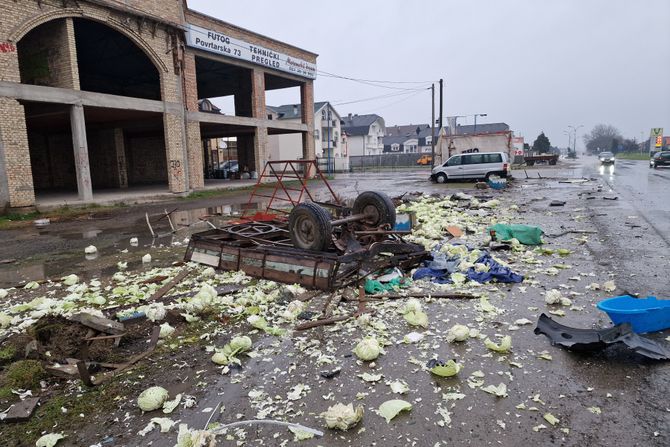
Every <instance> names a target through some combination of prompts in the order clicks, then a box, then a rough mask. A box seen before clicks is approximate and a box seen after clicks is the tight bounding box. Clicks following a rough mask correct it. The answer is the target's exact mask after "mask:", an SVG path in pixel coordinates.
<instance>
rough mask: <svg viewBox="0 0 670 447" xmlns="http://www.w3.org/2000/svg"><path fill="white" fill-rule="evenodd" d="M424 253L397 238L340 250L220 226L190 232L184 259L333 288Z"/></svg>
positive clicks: (407, 264)
mask: <svg viewBox="0 0 670 447" xmlns="http://www.w3.org/2000/svg"><path fill="white" fill-rule="evenodd" d="M248 225H250V226H253V225H254V224H248ZM427 255H428V253H427V252H426V251H425V250H424V248H423V247H422V246H420V245H417V244H411V243H408V242H404V241H402V240H401V239H400V238H389V239H387V240H384V241H381V242H374V243H372V244H371V245H370V246H368V247H362V248H361V249H359V250H355V251H351V252H346V253H342V254H339V253H338V252H337V251H335V250H332V251H310V250H303V249H299V248H295V247H290V246H286V245H283V244H278V243H276V242H272V241H268V242H267V243H262V242H260V241H259V239H258V238H257V237H255V238H253V239H250V238H247V237H244V236H241V235H240V234H239V233H236V232H230V231H228V229H227V228H225V227H223V228H217V229H212V230H209V231H205V232H202V233H198V234H194V235H193V237H192V238H191V241H190V242H189V245H188V249H187V251H186V256H185V259H186V260H187V261H194V262H198V263H200V264H205V265H209V266H212V267H215V268H217V269H221V270H242V271H243V272H245V273H246V274H248V275H250V276H254V277H257V278H265V279H270V280H273V281H279V282H284V283H289V284H293V283H297V284H301V285H303V286H305V287H310V288H316V289H321V290H333V289H338V288H340V287H344V286H347V285H350V284H354V283H356V282H358V281H360V280H362V279H364V278H365V277H366V276H368V275H370V274H372V273H375V272H379V271H382V270H384V269H386V268H389V267H394V266H397V267H400V268H401V269H409V268H412V267H414V266H416V265H418V264H419V263H420V262H421V261H422V260H423V259H425V257H426V256H427Z"/></svg>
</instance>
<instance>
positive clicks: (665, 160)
mask: <svg viewBox="0 0 670 447" xmlns="http://www.w3.org/2000/svg"><path fill="white" fill-rule="evenodd" d="M659 166H670V151H661V152H656V153H655V154H654V156H653V157H651V159H650V160H649V167H650V168H653V169H656V168H658V167H659Z"/></svg>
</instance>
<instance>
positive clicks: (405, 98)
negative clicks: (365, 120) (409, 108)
mask: <svg viewBox="0 0 670 447" xmlns="http://www.w3.org/2000/svg"><path fill="white" fill-rule="evenodd" d="M426 90H428V89H425V90H421V91H418V92H415V93H412V94H408V95H407V96H405V97H404V98H402V99H400V100H398V101H394V102H391V103H389V104H386V105H385V106H381V107H375V109H374V110H370V111H368V112H364V113H372V112H375V111H377V110H381V109H385V108H387V107H391V106H394V105H396V104H398V103H401V102H403V101H407V100H408V99H410V98H413V97H415V96H416V95H418V94H419V93H421V92H422V91H426Z"/></svg>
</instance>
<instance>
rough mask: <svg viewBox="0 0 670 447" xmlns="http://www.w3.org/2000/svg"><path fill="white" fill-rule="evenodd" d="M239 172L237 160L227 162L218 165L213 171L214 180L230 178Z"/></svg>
mask: <svg viewBox="0 0 670 447" xmlns="http://www.w3.org/2000/svg"><path fill="white" fill-rule="evenodd" d="M238 172H240V165H239V164H238V163H237V160H228V161H224V162H223V163H220V164H219V167H218V168H216V169H214V175H215V177H216V178H230V177H231V176H232V175H234V174H237V173H238Z"/></svg>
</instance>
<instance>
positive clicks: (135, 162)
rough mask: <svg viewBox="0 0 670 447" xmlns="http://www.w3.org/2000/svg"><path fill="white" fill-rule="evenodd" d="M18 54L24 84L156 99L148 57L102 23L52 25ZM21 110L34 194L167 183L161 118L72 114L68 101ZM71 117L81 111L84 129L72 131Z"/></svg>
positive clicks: (157, 82)
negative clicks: (24, 121) (84, 183)
mask: <svg viewBox="0 0 670 447" xmlns="http://www.w3.org/2000/svg"><path fill="white" fill-rule="evenodd" d="M17 51H18V58H19V68H20V75H21V83H24V84H34V85H44V86H49V87H59V88H65V89H71V90H82V91H89V92H97V93H104V94H108V95H117V96H122V97H134V98H142V99H149V100H160V99H161V76H160V72H159V70H158V68H157V67H156V65H155V64H154V63H153V62H152V59H150V58H149V56H147V54H146V53H145V52H144V51H143V49H142V48H140V46H138V44H136V43H135V42H134V41H133V40H132V39H131V38H129V37H128V36H126V35H124V34H123V33H121V32H120V31H118V30H116V29H114V28H112V27H110V26H107V25H105V24H103V23H101V22H97V21H94V20H88V19H84V18H79V17H75V18H59V19H54V20H51V21H49V22H46V23H43V24H41V25H39V26H37V27H35V28H34V29H32V30H31V31H29V32H28V33H26V34H25V35H24V36H23V37H22V38H21V40H20V41H19V42H18V44H17ZM23 105H24V107H25V116H26V127H27V131H28V146H29V152H30V159H31V169H32V173H33V183H34V188H35V191H36V193H37V194H38V195H42V196H44V194H45V193H46V194H49V193H59V194H60V193H73V192H76V191H79V195H80V198H81V196H82V194H81V191H82V179H83V181H84V182H86V181H88V182H89V184H88V185H86V187H88V190H89V191H91V190H92V191H93V192H102V191H103V190H110V189H118V188H123V189H125V188H128V187H133V186H148V185H160V186H161V187H163V186H165V187H166V186H167V183H168V174H167V160H166V155H165V154H166V150H165V136H164V125H163V115H162V113H160V112H142V111H138V110H130V109H128V110H126V109H123V108H119V107H114V108H110V107H104V106H101V107H91V106H84V107H83V108H82V107H79V109H78V110H75V111H74V112H73V107H74V106H71V105H69V104H58V103H48V104H47V103H42V102H36V101H23ZM72 113H79V114H80V118H81V119H80V120H78V123H79V126H80V130H81V126H82V123H83V126H84V128H83V132H82V131H80V132H76V131H73V123H74V122H75V121H74V120H73V115H72ZM77 150H79V151H80V152H79V153H77ZM82 152H83V153H84V155H85V157H82ZM82 160H83V161H82ZM84 169H85V172H84ZM82 172H83V173H84V174H82ZM82 175H83V177H82ZM87 179H88V180H87ZM38 202H39V200H38Z"/></svg>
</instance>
